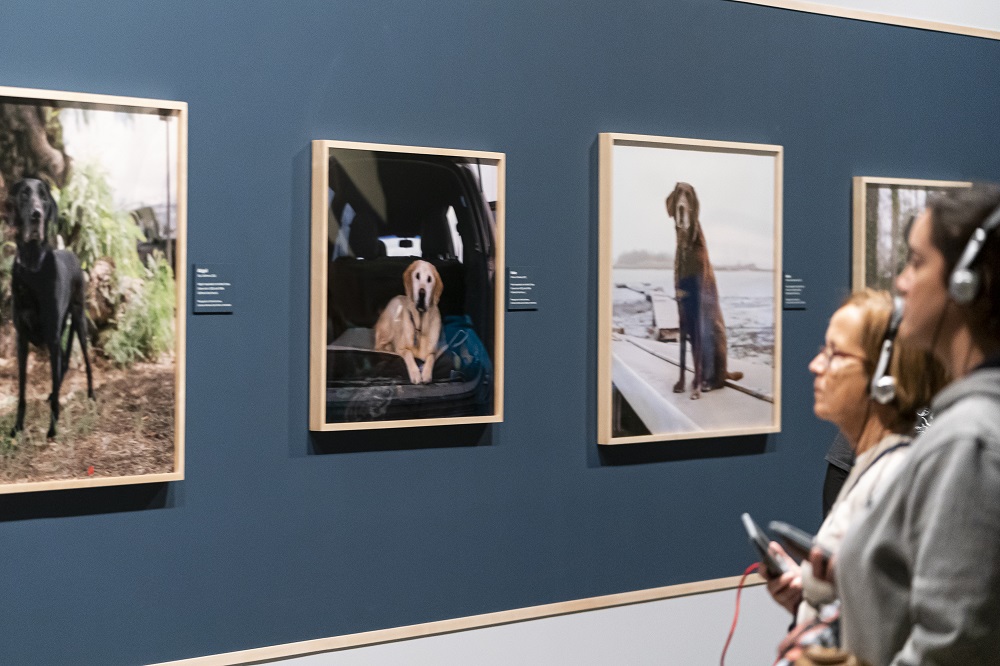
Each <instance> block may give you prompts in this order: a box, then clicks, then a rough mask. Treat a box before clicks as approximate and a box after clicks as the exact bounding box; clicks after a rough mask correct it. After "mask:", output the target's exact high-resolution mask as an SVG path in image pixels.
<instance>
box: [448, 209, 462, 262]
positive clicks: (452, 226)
mask: <svg viewBox="0 0 1000 666" xmlns="http://www.w3.org/2000/svg"><path fill="white" fill-rule="evenodd" d="M447 217H448V230H449V231H450V232H451V246H452V247H453V248H454V249H455V257H456V258H457V259H458V260H459V261H461V262H464V261H465V255H464V254H463V253H462V236H461V235H460V234H459V233H458V217H457V216H456V215H455V209H454V207H452V206H448V213H447Z"/></svg>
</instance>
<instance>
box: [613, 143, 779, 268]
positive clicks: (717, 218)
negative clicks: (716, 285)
mask: <svg viewBox="0 0 1000 666" xmlns="http://www.w3.org/2000/svg"><path fill="white" fill-rule="evenodd" d="M774 160H775V158H774V157H773V156H770V155H751V154H746V153H727V152H717V151H705V150H691V149H687V148H675V147H669V146H668V147H662V146H656V147H649V146H632V145H616V146H615V147H614V148H613V151H612V163H613V167H612V168H613V185H612V189H613V195H612V207H613V208H612V210H613V213H612V214H613V220H614V221H613V224H612V227H613V233H612V256H613V257H614V258H615V260H617V259H618V257H619V256H621V255H622V253H624V252H631V251H635V250H645V251H647V252H650V253H654V254H657V253H666V254H669V255H671V256H673V254H674V250H675V246H676V244H677V235H676V233H675V232H674V221H673V219H672V218H670V217H669V216H668V215H667V208H666V198H667V196H668V195H669V194H670V192H672V191H673V189H674V186H675V185H676V184H677V183H678V182H686V183H689V184H690V185H692V186H693V187H694V189H695V192H696V193H697V195H698V201H699V203H700V210H701V212H700V215H699V217H700V220H701V226H702V231H703V233H704V234H705V241H706V243H707V245H708V252H709V257H710V258H711V261H712V264H714V265H726V264H736V263H749V262H752V263H754V264H756V265H757V267H759V268H773V267H774Z"/></svg>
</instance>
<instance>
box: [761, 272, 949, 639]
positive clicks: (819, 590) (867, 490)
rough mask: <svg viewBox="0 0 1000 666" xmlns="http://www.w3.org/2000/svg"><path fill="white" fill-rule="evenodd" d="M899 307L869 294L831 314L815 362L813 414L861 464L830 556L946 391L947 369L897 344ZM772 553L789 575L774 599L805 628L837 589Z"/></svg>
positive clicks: (833, 533)
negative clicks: (924, 412)
mask: <svg viewBox="0 0 1000 666" xmlns="http://www.w3.org/2000/svg"><path fill="white" fill-rule="evenodd" d="M901 314H902V312H901V310H900V309H899V308H898V307H897V308H894V307H893V301H892V297H891V296H890V295H889V293H888V292H885V291H874V290H871V289H866V290H864V291H859V292H856V293H854V294H852V295H851V296H850V298H848V299H847V301H846V302H845V303H844V304H843V305H842V306H841V307H840V309H838V310H837V311H836V312H834V313H833V316H832V317H831V318H830V324H829V326H828V327H827V330H826V340H825V343H824V345H823V346H822V347H821V348H820V350H819V353H818V354H816V357H815V358H813V360H812V362H811V363H810V364H809V370H810V372H812V373H813V375H815V380H814V382H813V398H814V404H813V411H814V412H815V414H816V416H818V417H819V418H821V419H823V420H824V421H829V422H831V423H833V424H834V425H836V426H837V427H838V428H839V430H840V432H841V434H842V435H843V437H844V439H845V440H846V441H847V442H848V444H849V445H850V447H851V450H852V451H853V452H854V453H855V455H856V456H857V462H856V463H855V465H854V467H853V468H852V470H851V473H850V474H849V475H848V477H847V479H846V481H845V483H844V485H843V487H842V489H841V491H840V494H839V495H838V496H837V498H836V500H835V502H834V504H833V507H832V508H831V510H830V512H829V514H828V515H827V517H826V519H825V520H824V521H823V525H822V526H821V527H820V529H819V532H817V534H816V538H815V543H816V544H817V545H818V546H820V547H821V548H823V549H825V550H827V551H828V552H831V553H836V552H837V551H838V550H839V548H840V542H841V540H842V539H843V536H844V533H845V532H846V530H847V528H848V527H849V526H850V525H851V524H852V523H853V522H854V520H855V519H856V518H857V517H858V515H859V514H860V513H861V512H862V511H864V510H865V509H866V508H867V507H868V506H869V505H870V504H871V503H872V502H874V501H875V500H876V499H877V498H878V497H880V496H881V495H882V493H884V492H885V490H886V488H887V487H888V485H889V484H890V483H891V482H892V479H893V477H894V475H895V473H896V472H897V471H898V469H899V467H900V463H901V462H902V461H903V459H904V457H905V454H906V452H907V449H908V445H909V443H910V435H911V433H912V431H913V427H914V424H915V422H916V418H917V412H918V410H920V409H921V408H923V407H926V406H927V405H928V404H929V403H930V400H931V398H932V397H933V395H934V393H935V391H937V390H938V389H940V388H941V387H942V386H944V383H945V382H944V371H943V369H942V368H941V366H940V364H938V363H937V361H936V360H935V359H934V358H933V357H932V356H931V355H930V354H928V353H926V352H923V351H919V350H914V349H913V348H912V347H911V346H909V345H907V344H905V343H900V344H896V345H895V349H893V346H894V345H893V340H894V338H895V335H896V329H897V327H898V325H899V322H900V319H899V317H900V315H901ZM771 550H772V551H773V552H774V553H775V554H776V555H777V556H778V557H783V558H785V559H786V564H787V565H788V569H789V571H788V572H786V573H784V574H782V575H781V576H778V577H773V578H768V575H767V573H766V571H762V574H761V575H763V576H764V577H765V578H768V583H767V587H768V591H769V592H770V593H771V596H772V597H774V599H775V601H777V602H778V603H779V604H781V605H782V606H784V607H785V608H787V609H788V610H789V611H790V612H792V613H795V614H796V624H797V625H800V626H803V625H805V624H807V623H808V622H810V621H812V620H813V619H815V618H816V616H817V613H818V610H819V608H820V607H821V606H822V605H823V604H827V603H830V602H831V601H833V600H834V599H835V598H836V595H835V593H834V590H833V588H832V587H831V586H830V585H829V584H828V583H824V582H823V581H820V580H817V579H815V578H814V577H813V576H812V575H811V567H810V563H809V562H803V564H802V566H801V568H800V567H799V566H797V565H796V564H795V563H794V562H793V561H792V560H791V559H790V558H788V556H787V555H786V554H785V551H784V550H783V549H782V548H781V546H779V545H778V544H777V543H772V544H771Z"/></svg>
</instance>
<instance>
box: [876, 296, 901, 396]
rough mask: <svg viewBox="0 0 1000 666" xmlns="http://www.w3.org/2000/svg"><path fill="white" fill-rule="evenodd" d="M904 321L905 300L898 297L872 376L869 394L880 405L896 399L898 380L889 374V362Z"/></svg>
mask: <svg viewBox="0 0 1000 666" xmlns="http://www.w3.org/2000/svg"><path fill="white" fill-rule="evenodd" d="M901 321H903V299H902V298H901V297H899V296H896V297H894V298H893V299H892V315H890V317H889V325H888V326H886V329H885V335H883V336H882V351H881V352H880V353H879V356H878V363H876V364H875V374H873V375H872V382H871V385H870V386H869V387H868V393H869V395H871V397H872V400H874V401H875V402H877V403H879V404H880V405H888V404H889V403H890V402H892V401H893V400H895V399H896V378H895V377H893V376H892V375H890V374H889V362H890V361H891V360H892V345H893V343H894V342H895V341H896V331H898V330H899V322H901Z"/></svg>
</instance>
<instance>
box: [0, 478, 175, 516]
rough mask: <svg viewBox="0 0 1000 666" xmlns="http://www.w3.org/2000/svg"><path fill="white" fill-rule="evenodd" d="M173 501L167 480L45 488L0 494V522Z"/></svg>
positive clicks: (143, 508)
mask: <svg viewBox="0 0 1000 666" xmlns="http://www.w3.org/2000/svg"><path fill="white" fill-rule="evenodd" d="M176 504H177V500H176V497H175V496H174V493H173V492H171V484H170V483H144V484H136V485H133V486H108V487H105V488H79V489H73V490H46V491H42V492H29V493H20V494H12V495H0V522H11V521H17V520H33V519H36V518H70V517H76V516H93V515H99V514H105V513H125V512H130V511H146V510H149V509H165V508H170V507H173V506H175V505H176Z"/></svg>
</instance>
